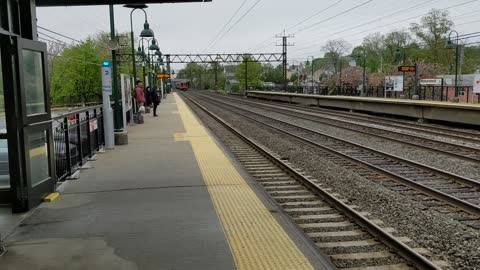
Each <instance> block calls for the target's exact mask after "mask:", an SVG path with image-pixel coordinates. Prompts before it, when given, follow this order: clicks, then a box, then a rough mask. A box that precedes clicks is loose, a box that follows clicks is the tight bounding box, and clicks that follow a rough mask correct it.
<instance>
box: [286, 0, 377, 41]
mask: <svg viewBox="0 0 480 270" xmlns="http://www.w3.org/2000/svg"><path fill="white" fill-rule="evenodd" d="M371 2H373V0H368V1H365V2H363V3H361V4H359V5H356V6H354V7H352V8H349V9H347V10H345V11H342V12H340V13H338V14H335V15H333V16H331V17H328V18H326V19H324V20H321V21H319V22H316V23H314V24H311V25H309V26H307V27H304V28H302V29H300V30H298V31H297V32H295V33H294V34H298V33H300V32H303V31H305V30H307V29H310V28H312V27H315V26H317V25H319V24H321V23H324V22H326V21H329V20H331V19H334V18H336V17H338V16H340V15H343V14H346V13H348V12H350V11H353V10H355V9H358V8H360V7H363V6H365V5H367V4H369V3H371Z"/></svg>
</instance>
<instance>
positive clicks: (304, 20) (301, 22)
mask: <svg viewBox="0 0 480 270" xmlns="http://www.w3.org/2000/svg"><path fill="white" fill-rule="evenodd" d="M343 1H344V0H338V1H337V2H335V3H333V4H331V5H329V6H328V7H326V8H322V9H321V10H319V11H317V12H315V13H314V14H313V15H310V16H309V17H307V18H306V19H302V20H301V21H300V22H298V23H296V24H295V25H293V26H290V27H289V28H288V29H287V31H290V30H292V29H293V28H295V27H297V26H299V25H302V24H303V23H305V22H307V21H309V20H310V19H312V18H314V17H316V16H318V15H320V14H322V13H323V12H325V11H327V10H329V9H331V8H332V7H334V6H336V5H338V4H340V3H341V2H343ZM272 38H275V35H274V36H273V37H269V38H267V39H265V40H264V41H262V42H260V43H258V44H257V45H255V46H253V47H252V49H250V50H248V51H257V50H258V49H256V48H257V47H258V46H261V45H263V44H264V43H265V42H268V41H270V39H272ZM272 43H275V42H272ZM272 43H270V44H272ZM270 44H269V45H270ZM262 48H263V47H262Z"/></svg>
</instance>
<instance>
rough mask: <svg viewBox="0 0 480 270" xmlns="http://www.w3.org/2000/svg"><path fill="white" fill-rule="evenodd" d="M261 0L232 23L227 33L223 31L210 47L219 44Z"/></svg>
mask: <svg viewBox="0 0 480 270" xmlns="http://www.w3.org/2000/svg"><path fill="white" fill-rule="evenodd" d="M261 1H262V0H257V1H256V2H255V4H253V6H251V7H250V8H249V9H248V10H247V11H246V12H245V13H244V14H243V15H242V16H241V17H240V18H239V19H238V20H237V21H235V23H233V24H232V25H231V26H230V27H229V28H228V30H227V31H225V32H224V33H223V34H222V36H221V37H220V38H219V39H218V40H217V41H216V42H215V43H214V44H213V45H212V47H211V48H213V47H215V45H216V44H217V43H218V42H220V41H221V40H222V39H223V38H224V37H225V36H226V35H227V34H228V33H230V31H231V30H232V29H233V28H234V27H235V26H237V25H238V24H239V23H240V22H241V21H242V20H243V19H244V18H245V17H246V16H247V15H248V14H250V12H251V11H252V10H253V9H254V8H255V7H256V6H257V5H258V4H259V3H260V2H261Z"/></svg>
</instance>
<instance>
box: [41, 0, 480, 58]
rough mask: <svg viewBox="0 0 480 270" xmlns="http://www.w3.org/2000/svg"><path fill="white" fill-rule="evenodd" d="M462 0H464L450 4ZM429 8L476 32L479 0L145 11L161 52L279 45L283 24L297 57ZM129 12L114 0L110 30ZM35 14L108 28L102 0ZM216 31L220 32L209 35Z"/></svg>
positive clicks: (277, 0)
mask: <svg viewBox="0 0 480 270" xmlns="http://www.w3.org/2000/svg"><path fill="white" fill-rule="evenodd" d="M462 3H466V4H465V5H461V6H458V7H452V6H455V5H459V4H462ZM242 4H243V7H242V8H241V9H240V10H239V12H238V13H237V14H236V16H235V17H234V18H233V19H232V20H231V22H230V24H228V25H227V26H226V28H224V26H225V25H226V23H227V22H228V21H229V19H230V18H231V17H232V15H233V14H234V13H235V12H236V11H237V10H238V8H239V7H240V6H242ZM450 7H451V8H450ZM432 8H440V9H443V8H449V9H448V11H449V12H450V15H451V18H452V20H453V21H454V23H455V24H456V26H455V29H456V30H457V31H458V32H459V33H460V34H464V33H472V32H478V31H480V30H479V29H480V27H479V26H480V21H479V18H480V1H479V0H477V1H472V0H403V1H398V0H343V1H342V0H296V1H287V0H213V2H211V3H188V4H156V5H150V7H149V8H148V9H147V10H146V11H147V14H148V20H149V22H150V27H151V28H152V29H153V30H154V31H155V36H156V38H157V39H158V40H159V43H160V48H161V50H162V52H163V53H170V54H173V53H205V52H211V53H226V52H228V53H243V52H252V51H254V50H256V52H281V47H277V46H275V45H276V44H275V35H276V34H279V33H281V32H283V30H287V34H295V37H294V38H292V39H290V41H291V42H292V43H295V46H293V47H289V60H290V61H305V60H306V58H307V57H308V56H310V55H311V56H321V55H323V52H321V50H320V48H321V46H322V44H323V43H324V42H325V41H326V40H328V39H337V38H343V39H345V40H347V41H348V42H349V43H351V44H352V46H355V45H359V44H360V43H361V42H362V39H363V37H365V36H366V35H368V34H369V33H375V32H381V33H388V32H391V31H395V30H402V29H406V28H408V27H409V25H410V23H412V22H418V21H419V20H420V17H421V15H423V14H425V13H427V12H428V11H429V10H431V9H432ZM249 10H250V12H249V13H247V11H249ZM129 14H130V10H129V9H126V8H123V7H122V6H120V5H119V6H115V23H116V29H117V30H118V31H120V32H122V31H130V20H129ZM245 14H246V16H245V17H244V18H243V19H242V20H240V21H239V19H240V18H241V17H242V16H244V15H245ZM37 16H38V25H40V26H42V27H45V28H48V29H51V30H54V31H57V32H59V33H62V34H65V35H67V36H71V37H75V38H78V39H84V38H86V37H88V36H89V35H93V34H95V33H97V32H100V31H109V29H110V28H109V13H108V7H107V6H95V7H58V8H38V10H37ZM307 19H308V20H307ZM143 20H144V15H143V13H142V12H141V11H136V12H135V13H134V31H135V33H136V35H138V34H139V33H140V31H141V30H142V28H143ZM237 21H238V24H236V25H235V22H237ZM352 28H354V29H352ZM222 29H225V30H224V31H223V32H222V33H220V31H221V30H222ZM349 29H350V30H349ZM227 30H230V31H227ZM219 33H220V35H219V37H221V38H217V39H216V40H215V37H217V36H218V34H219ZM59 39H62V38H60V37H59ZM471 41H472V42H473V41H480V38H479V37H477V38H474V39H472V40H471ZM211 45H213V47H212V46H211Z"/></svg>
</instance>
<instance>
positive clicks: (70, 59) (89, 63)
mask: <svg viewBox="0 0 480 270" xmlns="http://www.w3.org/2000/svg"><path fill="white" fill-rule="evenodd" d="M48 55H50V56H53V57H60V58H64V59H67V60H69V61H73V62H80V63H84V64H88V65H95V66H102V65H101V64H99V63H93V62H89V61H85V60H81V59H77V58H71V57H66V56H62V55H54V54H51V53H49V54H48Z"/></svg>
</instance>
